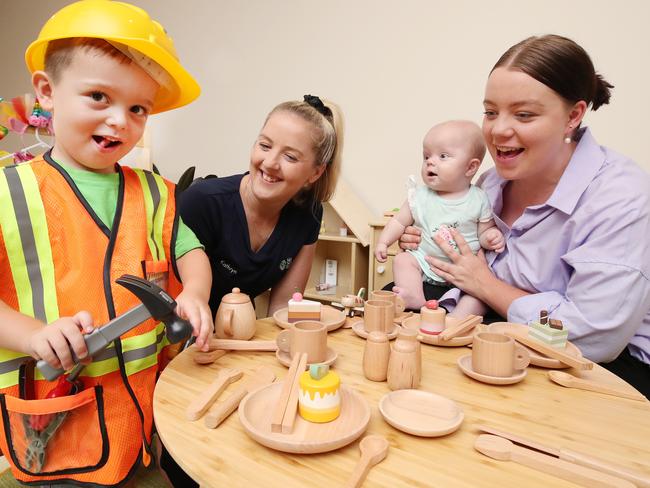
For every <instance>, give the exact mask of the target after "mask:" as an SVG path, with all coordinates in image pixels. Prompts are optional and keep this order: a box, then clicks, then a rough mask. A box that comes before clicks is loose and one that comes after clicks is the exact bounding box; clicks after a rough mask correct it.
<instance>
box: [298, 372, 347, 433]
mask: <svg viewBox="0 0 650 488" xmlns="http://www.w3.org/2000/svg"><path fill="white" fill-rule="evenodd" d="M340 386H341V380H340V379H339V375H338V374H336V373H335V372H334V371H330V370H329V366H327V365H325V364H312V365H311V366H310V367H309V371H305V372H304V373H302V374H301V375H300V392H299V394H298V413H299V414H300V416H301V417H302V418H304V419H305V420H307V421H308V422H318V423H324V422H331V421H332V420H334V419H336V418H337V417H338V416H339V414H340V413H341V395H340V392H339V387H340Z"/></svg>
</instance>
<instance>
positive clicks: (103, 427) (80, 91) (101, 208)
mask: <svg viewBox="0 0 650 488" xmlns="http://www.w3.org/2000/svg"><path fill="white" fill-rule="evenodd" d="M26 61H27V65H28V67H29V69H30V71H31V72H32V81H33V86H34V89H35V91H36V95H37V98H38V100H39V102H40V104H41V106H42V107H43V109H45V110H47V111H50V112H52V114H53V124H54V132H55V142H54V147H53V148H52V150H51V151H48V152H47V153H46V154H45V155H43V156H41V157H37V158H36V159H34V160H32V161H31V162H29V163H26V164H22V165H19V166H12V167H8V168H5V169H3V170H2V171H1V172H0V278H1V279H2V283H3V284H2V286H0V347H1V348H2V349H0V409H1V410H2V418H3V425H2V427H0V428H1V429H2V434H1V435H0V438H1V439H0V448H1V449H2V452H3V453H4V454H5V456H6V458H7V460H8V461H9V462H10V464H11V465H12V470H13V474H14V476H15V477H16V479H17V480H19V481H21V482H24V483H31V484H40V485H49V484H51V483H56V484H57V485H58V484H61V483H72V484H75V485H84V484H86V483H87V484H92V486H98V485H101V486H113V485H117V484H120V483H122V482H124V481H125V480H126V479H128V478H129V477H131V476H132V475H133V474H134V472H135V471H136V469H137V467H138V466H139V464H140V462H141V461H143V462H144V463H145V464H148V463H149V460H150V457H149V456H150V454H151V447H150V442H151V433H152V424H153V420H152V400H153V390H154V385H155V381H156V377H157V374H158V371H159V364H158V363H159V358H161V356H162V354H161V349H162V346H163V345H164V344H165V343H164V341H163V337H164V331H163V327H162V324H156V322H155V321H154V320H152V319H150V320H147V321H145V322H143V323H142V324H140V325H139V326H137V327H136V328H135V329H133V330H131V331H129V332H127V333H126V334H124V335H123V336H122V337H121V338H120V339H119V340H117V341H115V342H114V343H113V345H112V347H109V348H107V349H106V350H105V351H104V352H103V353H102V354H100V357H96V358H95V360H94V361H93V362H88V360H89V358H86V356H87V350H86V347H85V343H84V340H83V335H82V332H86V333H87V332H90V331H92V330H93V328H94V327H97V326H101V325H103V324H105V323H106V322H108V321H109V320H110V319H112V318H114V317H116V316H118V315H120V314H122V313H124V312H126V311H127V310H129V309H130V308H132V307H134V306H135V305H137V304H138V303H139V301H138V299H137V298H136V297H135V296H134V295H133V294H132V293H130V292H129V291H128V290H126V289H125V288H123V287H121V286H119V285H117V284H116V283H115V279H116V278H119V277H120V276H121V275H122V274H125V273H128V274H133V275H138V276H144V277H146V278H149V279H151V280H155V281H156V282H157V283H159V284H160V285H161V286H165V285H166V284H168V286H167V289H168V291H169V292H170V293H171V294H173V295H174V296H176V295H177V294H178V292H179V291H180V290H181V286H180V285H179V279H180V280H182V282H183V287H182V291H181V292H180V294H178V295H177V296H176V301H177V304H178V306H177V309H176V312H177V313H178V314H179V315H181V316H183V317H185V318H187V319H188V320H189V321H190V322H191V324H192V328H193V333H194V335H195V336H197V340H196V343H197V346H198V347H200V348H203V349H206V348H207V336H208V335H209V333H210V332H211V330H212V320H211V314H210V310H209V308H208V304H207V301H208V297H209V291H210V286H211V274H210V265H209V262H208V260H207V257H206V256H205V254H204V252H203V250H202V248H201V246H200V243H199V242H198V241H197V239H196V237H195V236H194V235H193V233H192V232H191V231H190V230H189V229H188V228H186V227H185V226H184V224H183V223H182V222H179V221H178V219H177V218H176V205H175V200H174V185H173V184H171V183H169V182H167V181H165V180H164V179H162V178H161V177H159V176H157V175H154V174H152V173H150V172H148V171H142V170H134V169H131V168H128V167H121V166H119V165H118V164H116V163H117V161H118V160H120V159H121V158H122V157H123V156H124V155H126V154H127V153H128V152H129V151H130V150H131V149H132V148H133V146H134V145H135V144H136V142H137V141H138V140H139V139H140V137H141V136H142V133H143V131H144V127H145V123H146V121H147V117H148V116H149V114H152V113H157V112H162V111H165V110H170V109H173V108H175V107H179V106H182V105H185V104H187V103H189V102H191V101H192V100H193V99H195V98H196V97H197V96H198V94H199V91H200V89H199V87H198V85H197V84H196V82H195V81H194V80H193V79H192V77H191V76H190V75H189V74H188V73H187V72H186V71H185V70H184V69H183V67H182V66H181V65H180V63H179V62H178V60H177V58H176V54H175V51H174V47H173V43H172V41H171V39H170V38H169V37H168V36H167V34H166V33H165V31H164V30H163V28H162V27H161V26H160V24H158V23H157V22H155V21H153V20H152V19H150V18H149V16H148V15H147V13H146V12H145V11H143V10H141V9H139V8H136V7H134V6H132V5H129V4H125V3H122V2H112V1H106V0H101V1H99V0H88V1H82V2H77V3H74V4H71V5H68V6H67V7H65V8H64V9H62V10H61V11H59V12H57V14H56V15H54V16H53V17H52V18H50V20H49V21H48V22H47V23H46V24H45V26H44V27H43V29H42V31H41V33H40V35H39V38H38V39H37V40H36V41H35V42H33V43H32V44H31V45H30V46H29V47H28V49H27V52H26ZM46 324H47V325H46ZM71 352H74V353H75V354H76V356H77V357H79V358H82V359H83V358H85V359H86V361H85V362H86V363H87V364H86V366H85V367H84V368H83V370H82V372H81V375H80V376H79V377H78V379H77V381H75V386H74V388H72V390H70V388H69V384H66V381H65V380H63V381H60V382H59V383H57V384H55V383H54V382H47V381H45V380H44V379H43V378H42V376H40V375H39V374H38V372H36V375H35V372H34V370H33V362H31V361H29V360H30V359H31V358H34V359H44V360H46V361H47V362H48V363H50V364H51V365H52V366H54V367H57V368H58V367H63V368H64V369H66V370H68V369H70V368H71V367H72V366H73V362H72V359H71ZM30 356H31V358H30ZM30 364H31V366H30ZM77 390H80V392H79V393H77V394H74V393H75V391H77ZM52 397H59V398H52Z"/></svg>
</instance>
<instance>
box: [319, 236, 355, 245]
mask: <svg viewBox="0 0 650 488" xmlns="http://www.w3.org/2000/svg"><path fill="white" fill-rule="evenodd" d="M318 239H319V240H321V241H335V242H357V243H360V242H361V241H360V240H359V239H357V238H356V237H354V236H340V235H336V234H319V235H318Z"/></svg>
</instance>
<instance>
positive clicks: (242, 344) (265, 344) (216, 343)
mask: <svg viewBox="0 0 650 488" xmlns="http://www.w3.org/2000/svg"><path fill="white" fill-rule="evenodd" d="M213 349H224V350H228V351H277V350H278V345H277V343H276V342H275V341H240V340H237V339H210V350H213Z"/></svg>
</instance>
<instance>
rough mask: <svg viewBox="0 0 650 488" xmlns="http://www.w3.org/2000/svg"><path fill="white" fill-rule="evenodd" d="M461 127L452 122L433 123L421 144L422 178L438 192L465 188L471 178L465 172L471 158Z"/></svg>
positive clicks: (468, 144) (456, 190)
mask: <svg viewBox="0 0 650 488" xmlns="http://www.w3.org/2000/svg"><path fill="white" fill-rule="evenodd" d="M469 140H470V138H469V137H467V135H466V134H465V132H464V131H463V130H459V129H458V128H455V127H453V126H445V125H443V126H436V127H434V128H433V129H431V130H430V131H429V132H428V133H427V135H426V136H425V137H424V141H423V144H422V146H423V147H422V148H423V154H422V181H424V184H425V185H427V186H428V187H429V188H431V189H432V190H435V191H436V192H438V193H454V192H458V191H462V190H464V189H466V188H467V187H468V186H469V185H470V182H471V180H472V176H473V175H472V174H468V170H469V165H470V161H471V160H472V150H471V147H470V146H471V143H470V142H468V141H469Z"/></svg>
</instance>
